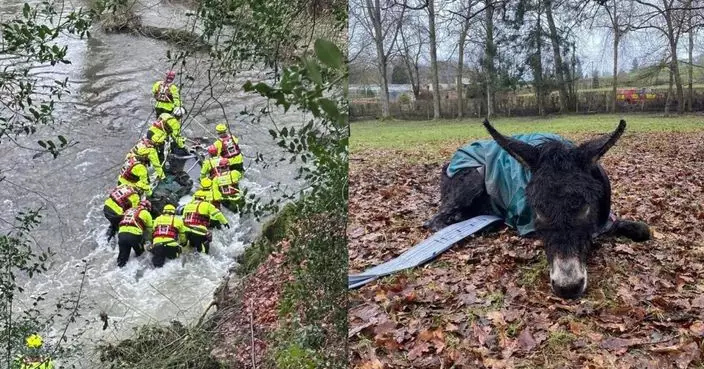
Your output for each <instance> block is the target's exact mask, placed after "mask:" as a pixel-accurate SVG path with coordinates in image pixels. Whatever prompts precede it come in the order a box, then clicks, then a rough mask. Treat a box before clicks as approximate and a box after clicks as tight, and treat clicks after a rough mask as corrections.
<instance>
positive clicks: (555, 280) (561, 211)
mask: <svg viewBox="0 0 704 369" xmlns="http://www.w3.org/2000/svg"><path fill="white" fill-rule="evenodd" d="M484 127H485V128H486V129H487V130H488V131H489V134H490V135H491V137H492V138H493V139H494V140H493V141H495V143H496V144H498V145H499V146H500V147H499V148H496V150H495V151H494V152H495V153H496V152H498V154H497V155H496V156H494V157H493V158H488V157H487V158H486V161H485V162H482V160H484V159H485V158H479V162H470V164H469V165H465V167H463V168H460V169H458V170H456V171H455V173H454V175H452V176H451V177H450V176H448V166H449V165H450V163H447V164H445V165H444V167H443V173H442V175H441V182H440V191H441V204H440V209H439V211H438V213H437V214H436V215H435V216H434V217H432V218H431V219H430V220H428V221H427V222H426V223H425V224H424V226H425V227H426V228H429V229H431V230H434V231H437V230H439V229H442V228H444V227H445V226H448V225H450V224H453V223H456V222H459V221H462V220H465V219H469V218H471V217H474V216H477V215H482V214H494V215H497V216H502V217H504V219H506V223H507V224H509V225H514V226H515V225H516V224H518V225H519V227H517V228H518V230H519V232H521V234H522V235H528V234H531V233H532V234H533V235H535V236H537V237H538V238H539V239H541V240H542V241H543V244H544V245H545V253H546V256H547V260H548V265H549V269H550V287H551V288H552V291H553V292H554V293H555V294H556V295H558V296H560V297H562V298H570V299H576V298H579V297H580V296H582V295H583V294H584V292H585V290H586V288H587V268H586V264H587V257H588V255H589V253H590V251H591V250H592V248H593V240H594V238H596V236H598V235H600V234H605V233H610V234H618V235H623V236H626V237H628V238H630V239H632V240H634V241H637V242H641V241H646V240H648V239H650V236H651V233H650V229H649V227H648V225H647V224H645V223H642V222H632V221H627V220H621V219H616V218H615V217H614V216H613V215H612V214H611V209H610V208H611V186H610V184H609V179H608V177H607V175H606V173H605V172H604V170H603V168H602V167H601V165H600V164H599V163H598V161H599V159H600V158H601V157H602V156H603V155H604V154H605V153H606V152H607V151H608V150H609V149H610V148H611V147H612V146H614V144H615V143H616V141H617V140H618V139H619V138H620V137H621V135H622V134H623V132H624V130H625V129H626V122H625V121H624V120H621V121H620V122H619V125H618V128H616V130H615V131H614V132H613V133H612V134H610V135H605V136H603V137H600V138H596V139H593V140H590V141H587V142H584V143H582V144H581V145H579V146H575V145H573V144H572V143H571V142H569V141H566V140H564V139H561V138H560V137H559V136H557V135H547V136H548V137H547V138H546V137H543V139H541V140H540V142H537V143H535V142H533V143H532V144H531V143H528V142H526V141H521V140H520V139H518V138H517V137H521V136H514V137H507V136H504V135H502V134H501V133H499V132H498V131H496V129H494V127H493V126H492V125H491V124H490V123H489V121H488V120H484ZM493 141H491V140H487V141H478V142H479V143H480V144H482V145H483V144H486V145H489V144H491V145H494V142H493ZM475 144H477V142H475V143H473V144H472V145H475ZM473 147H474V148H477V147H482V148H485V147H487V146H473ZM504 150H505V151H504ZM460 151H462V152H464V153H465V154H467V151H466V150H463V149H459V150H458V153H460ZM458 153H456V154H455V157H457V155H458ZM506 153H508V154H509V155H510V157H509V156H507V155H506ZM460 154H461V153H460ZM470 154H471V153H470ZM501 156H503V157H501ZM455 157H453V160H454V158H455ZM512 158H513V159H515V160H516V161H518V163H520V165H518V164H516V163H515V162H513V163H508V162H510V161H512V160H513V159H512ZM463 160H466V157H465V159H463ZM466 163H467V162H466V161H465V164H466ZM497 163H504V164H506V163H508V164H515V165H513V166H514V168H513V169H509V170H513V172H514V173H498V175H505V176H504V177H503V179H504V181H494V182H486V180H485V174H486V173H488V171H489V170H492V168H489V166H490V165H493V164H497ZM480 164H482V165H481V166H480ZM493 170H494V172H493V173H492V175H494V179H496V178H497V177H496V175H497V172H496V171H497V170H498V171H505V170H506V169H501V168H493ZM516 172H519V173H518V174H516ZM517 178H518V180H517ZM520 178H523V179H524V180H525V182H527V183H516V182H521V180H520ZM505 179H508V180H505ZM509 182H512V183H509ZM497 183H498V184H497ZM502 186H503V187H502ZM507 186H508V187H510V186H515V188H514V189H513V192H512V194H511V195H510V196H509V197H510V199H509V200H506V197H504V199H503V200H504V201H501V199H499V200H497V199H496V198H495V197H496V192H497V190H501V189H502V188H506V187H507ZM522 196H524V197H525V200H521V199H520V198H519V197H522ZM497 201H498V205H497ZM522 201H523V202H522ZM516 204H518V207H521V206H523V209H511V207H516ZM512 211H513V213H512V215H515V217H509V218H510V219H508V218H507V214H511V212H512ZM521 219H522V220H521ZM509 220H510V221H509ZM521 227H522V228H521Z"/></svg>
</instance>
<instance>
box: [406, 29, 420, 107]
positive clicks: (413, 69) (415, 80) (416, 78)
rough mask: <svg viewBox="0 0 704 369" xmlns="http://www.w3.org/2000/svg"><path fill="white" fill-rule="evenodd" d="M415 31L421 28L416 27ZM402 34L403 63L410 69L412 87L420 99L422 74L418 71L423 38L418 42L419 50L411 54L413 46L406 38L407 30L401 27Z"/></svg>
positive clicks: (409, 75) (414, 94)
mask: <svg viewBox="0 0 704 369" xmlns="http://www.w3.org/2000/svg"><path fill="white" fill-rule="evenodd" d="M412 31H414V32H416V33H417V32H418V31H419V30H417V29H415V30H412ZM400 34H401V42H402V48H403V50H402V54H403V56H402V59H403V63H404V65H405V66H406V70H407V71H408V79H409V81H410V82H411V88H412V89H413V96H414V97H415V98H416V100H417V99H418V97H419V96H420V74H419V73H418V72H419V71H418V64H419V59H420V54H421V51H422V46H423V40H422V39H421V38H420V37H419V38H418V44H417V45H416V46H417V49H416V50H417V51H416V52H415V55H411V46H410V44H409V42H408V39H407V38H406V36H407V35H406V32H405V30H403V29H401V31H400Z"/></svg>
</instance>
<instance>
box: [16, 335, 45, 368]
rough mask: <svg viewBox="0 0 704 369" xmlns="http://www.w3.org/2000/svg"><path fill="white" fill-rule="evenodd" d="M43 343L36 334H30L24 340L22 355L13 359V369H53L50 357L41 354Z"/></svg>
mask: <svg viewBox="0 0 704 369" xmlns="http://www.w3.org/2000/svg"><path fill="white" fill-rule="evenodd" d="M43 344H44V341H43V340H42V337H41V336H40V335H38V334H31V335H29V336H28V337H27V338H26V339H25V347H26V348H25V349H24V354H21V355H19V357H17V358H16V359H15V364H16V365H15V366H13V368H19V369H54V361H53V360H52V359H51V357H48V356H45V355H43V354H42V351H44V350H42V345H43Z"/></svg>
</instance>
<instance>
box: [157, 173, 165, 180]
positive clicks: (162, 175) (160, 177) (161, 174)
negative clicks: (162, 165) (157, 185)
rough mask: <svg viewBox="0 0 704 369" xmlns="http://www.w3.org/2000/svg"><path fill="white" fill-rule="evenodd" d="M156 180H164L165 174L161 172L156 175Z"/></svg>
mask: <svg viewBox="0 0 704 369" xmlns="http://www.w3.org/2000/svg"><path fill="white" fill-rule="evenodd" d="M156 178H157V179H158V180H162V179H165V178H166V174H164V173H163V172H162V173H159V174H157V175H156Z"/></svg>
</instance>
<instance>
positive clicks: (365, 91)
mask: <svg viewBox="0 0 704 369" xmlns="http://www.w3.org/2000/svg"><path fill="white" fill-rule="evenodd" d="M388 88H389V101H397V100H398V98H399V97H400V96H401V95H403V94H406V95H408V97H409V98H410V99H411V100H413V98H414V95H413V86H412V85H410V84H403V85H400V84H389V85H388ZM348 91H349V95H348V98H349V99H350V100H352V99H354V98H368V97H376V98H378V97H379V95H380V94H381V87H380V86H378V85H353V84H351V85H349V87H348Z"/></svg>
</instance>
